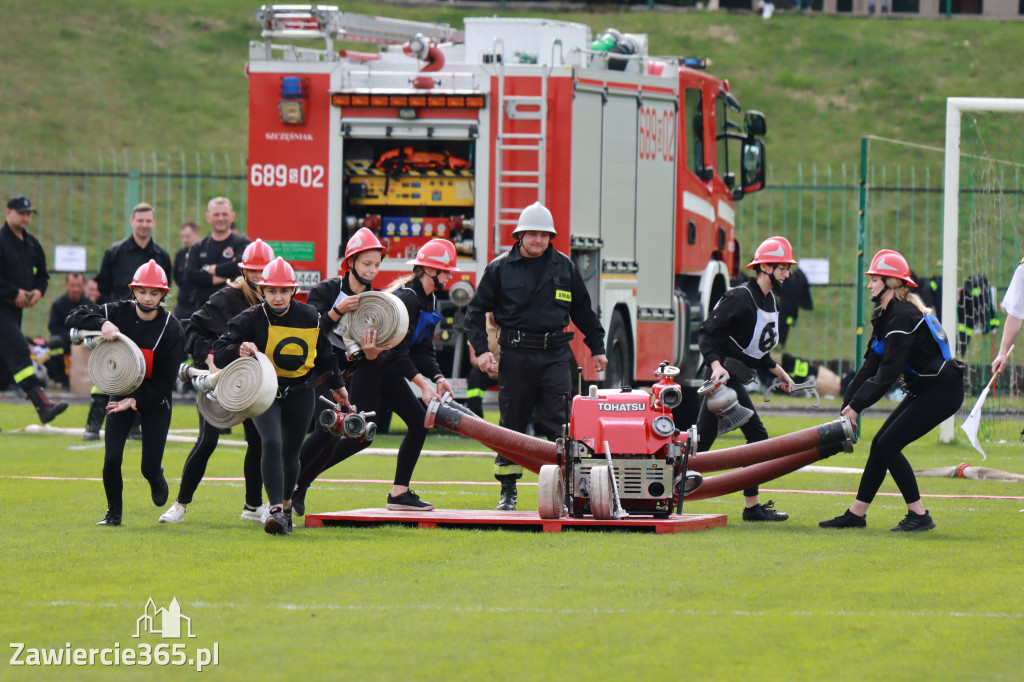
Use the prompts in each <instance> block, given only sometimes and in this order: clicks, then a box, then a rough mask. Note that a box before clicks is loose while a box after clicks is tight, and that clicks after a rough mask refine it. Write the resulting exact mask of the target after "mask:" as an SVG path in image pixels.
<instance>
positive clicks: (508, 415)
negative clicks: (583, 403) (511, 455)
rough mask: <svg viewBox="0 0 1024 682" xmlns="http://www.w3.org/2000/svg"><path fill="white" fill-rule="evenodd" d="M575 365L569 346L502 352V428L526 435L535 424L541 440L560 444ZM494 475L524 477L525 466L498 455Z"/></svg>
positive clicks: (499, 395)
mask: <svg viewBox="0 0 1024 682" xmlns="http://www.w3.org/2000/svg"><path fill="white" fill-rule="evenodd" d="M573 365H574V360H573V358H572V351H570V350H569V346H562V347H561V348H554V349H551V350H528V349H521V348H502V350H501V361H500V362H499V363H498V408H499V410H500V412H501V416H500V422H499V423H500V424H501V426H503V427H505V428H506V429H511V430H512V431H516V432H518V433H526V427H527V425H529V424H530V422H533V426H534V431H535V433H536V434H537V435H538V436H544V437H545V438H547V439H548V440H552V441H553V440H556V439H558V438H559V437H560V436H561V435H562V425H563V424H565V422H566V421H567V420H568V418H569V414H568V408H567V404H566V395H567V394H569V393H571V392H572V373H571V371H570V368H571V367H572V366H573ZM494 475H495V476H496V477H503V476H508V475H515V476H516V478H520V477H522V475H523V469H522V467H521V466H519V465H517V464H515V463H514V462H512V461H511V460H509V459H506V458H505V457H502V456H501V455H498V456H497V457H495V458H494Z"/></svg>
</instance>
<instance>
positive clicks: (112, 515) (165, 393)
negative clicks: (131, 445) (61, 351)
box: [67, 260, 185, 526]
mask: <svg viewBox="0 0 1024 682" xmlns="http://www.w3.org/2000/svg"><path fill="white" fill-rule="evenodd" d="M129 286H130V287H131V291H132V293H133V295H134V299H133V300H131V301H117V302H115V303H107V304H104V305H103V306H102V307H100V306H96V305H83V306H79V307H78V308H75V309H74V310H73V311H71V314H70V315H69V316H68V319H67V325H68V327H76V328H78V329H88V330H94V331H100V332H102V333H103V338H104V339H105V340H107V341H113V340H114V339H116V338H117V333H118V332H121V333H122V334H124V335H125V336H127V337H128V338H130V339H131V340H132V341H134V342H135V343H136V344H137V345H138V347H139V349H140V350H141V351H142V355H143V357H144V358H145V361H146V374H145V378H144V379H143V380H142V384H141V385H140V386H139V387H138V388H137V389H136V390H135V391H134V392H133V393H132V394H131V395H121V396H111V397H110V402H109V403H108V404H107V435H106V439H105V441H106V444H105V445H106V450H105V454H104V458H103V488H104V490H105V491H106V494H107V513H106V514H105V515H104V517H103V519H102V520H101V521H100V522H99V523H97V524H96V525H98V526H120V525H121V509H122V489H123V487H124V484H123V481H122V479H121V462H122V461H123V460H124V444H125V441H126V440H127V439H128V430H129V429H130V428H131V426H132V422H133V421H134V419H135V414H136V413H138V414H139V415H140V416H141V418H142V475H143V476H144V477H145V478H146V480H147V481H149V488H150V494H151V495H152V498H153V504H155V505H156V506H158V507H162V506H163V505H164V504H165V503H166V502H167V480H166V479H165V478H164V469H163V467H162V466H161V462H162V461H163V458H164V445H165V444H166V443H167V431H168V429H169V428H170V426H171V392H172V391H173V390H174V384H175V381H176V380H177V377H178V367H179V366H180V365H181V361H182V360H184V359H185V349H184V347H183V345H182V332H181V323H180V322H178V318H176V317H174V316H173V315H171V314H170V313H169V312H168V311H166V310H164V308H163V301H164V298H165V297H166V296H167V292H168V291H170V287H169V286H168V284H167V273H166V272H165V271H164V269H163V268H161V267H160V266H159V265H157V263H156V261H154V260H151V261H149V262H148V263H146V264H145V265H143V266H141V267H140V268H139V269H138V270H137V271H136V272H135V276H134V277H132V280H131V282H130V285H129Z"/></svg>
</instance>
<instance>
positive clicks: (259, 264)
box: [160, 239, 274, 523]
mask: <svg viewBox="0 0 1024 682" xmlns="http://www.w3.org/2000/svg"><path fill="white" fill-rule="evenodd" d="M273 260H274V250H273V249H271V248H270V246H269V245H268V244H265V243H264V242H263V240H262V239H257V240H256V241H254V242H252V243H251V244H249V246H247V247H246V248H245V251H243V252H242V262H241V263H239V268H240V269H241V271H242V275H243V276H242V277H238V278H236V279H234V280H232V281H231V282H228V285H227V286H226V287H224V288H223V289H221V290H220V291H218V292H217V293H215V294H214V295H213V296H211V297H210V300H209V301H207V302H206V303H205V304H203V306H202V307H201V308H200V309H199V310H197V311H196V312H195V313H193V314H192V317H191V318H189V320H188V321H187V322H186V323H185V325H184V327H185V351H186V352H187V353H188V354H189V355H191V356H192V366H193V367H195V368H196V369H210V370H213V371H217V367H216V365H214V366H212V367H211V366H210V364H211V362H212V360H213V358H212V357H211V353H212V352H213V350H212V349H213V342H214V341H216V340H217V337H219V336H220V335H221V334H222V333H223V332H224V329H225V328H227V325H228V322H229V321H230V320H231V318H233V317H234V316H235V315H238V314H239V313H241V312H243V311H244V310H246V309H247V308H250V307H252V306H254V305H259V304H261V303H262V302H263V296H262V295H261V294H260V289H259V287H258V286H256V283H257V282H259V279H260V273H262V272H263V268H265V267H267V266H268V265H269V264H270V262H271V261H273ZM242 429H243V430H244V431H245V442H246V446H247V447H246V450H245V464H244V465H243V471H244V474H245V504H244V505H243V506H242V516H241V519H242V521H256V522H261V521H262V520H263V519H262V512H263V511H264V510H265V507H263V474H262V473H261V471H260V466H261V461H262V459H263V446H262V442H261V440H260V434H259V431H257V430H256V425H255V424H253V421H252V420H251V419H246V420H245V421H244V422H242ZM220 433H221V430H220V429H218V428H216V427H214V426H210V424H209V423H208V422H207V421H206V420H205V419H204V418H203V413H202V412H199V438H198V439H197V440H196V444H195V445H194V446H192V451H191V452H189V453H188V457H186V458H185V467H184V469H182V472H181V485H180V486H179V488H178V496H177V497H176V498H175V501H174V504H172V505H171V507H170V509H168V510H167V511H166V512H164V513H163V514H162V515H161V516H160V523H181V522H182V521H184V520H185V509H186V507H187V506H188V505H189V503H191V502H192V496H193V495H194V494H195V492H196V488H198V487H199V483H200V482H201V481H202V480H203V475H204V474H205V473H206V465H207V463H208V462H209V461H210V457H211V456H212V455H213V451H214V450H215V449H216V448H217V443H218V442H219V441H220Z"/></svg>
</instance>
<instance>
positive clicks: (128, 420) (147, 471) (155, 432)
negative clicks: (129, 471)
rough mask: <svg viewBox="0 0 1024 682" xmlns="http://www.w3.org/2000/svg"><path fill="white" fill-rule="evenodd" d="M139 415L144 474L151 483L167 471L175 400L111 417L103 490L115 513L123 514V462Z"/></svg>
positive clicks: (104, 458)
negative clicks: (166, 449) (166, 454)
mask: <svg viewBox="0 0 1024 682" xmlns="http://www.w3.org/2000/svg"><path fill="white" fill-rule="evenodd" d="M135 415H139V416H140V417H141V418H142V475H143V476H145V478H146V480H147V481H152V480H153V479H155V478H157V477H158V476H160V475H161V473H162V472H163V467H162V466H160V463H161V462H162V461H163V459H164V445H165V444H166V443H167V429H169V428H170V426H171V398H170V397H169V396H168V397H167V398H164V399H163V400H162V401H160V402H159V403H158V404H156V405H150V406H148V407H143V408H139V410H138V412H136V411H135V410H125V411H124V412H110V413H108V414H107V432H106V436H105V437H104V440H105V446H104V447H105V451H104V456H103V489H104V490H105V491H106V493H107V509H108V510H110V511H112V512H114V513H115V514H120V513H121V509H122V501H121V494H122V490H123V489H124V482H123V480H122V478H121V463H122V461H123V460H124V444H125V441H126V440H128V430H129V429H131V427H132V422H134V421H135Z"/></svg>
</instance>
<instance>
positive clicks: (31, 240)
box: [0, 194, 68, 424]
mask: <svg viewBox="0 0 1024 682" xmlns="http://www.w3.org/2000/svg"><path fill="white" fill-rule="evenodd" d="M35 213H37V211H36V210H35V209H34V208H32V202H30V201H29V200H28V197H26V196H23V195H20V194H19V195H18V196H14V197H11V199H10V200H9V201H8V202H7V210H6V220H5V222H4V224H3V226H2V227H0V352H2V354H3V362H4V364H5V365H6V366H7V370H8V371H9V372H10V374H11V376H12V377H13V378H14V381H15V383H17V384H18V386H20V387H21V389H22V390H23V391H25V395H26V396H28V399H29V400H31V401H32V405H33V406H34V407H35V408H36V412H37V413H38V414H39V421H41V422H43V423H44V424H46V423H47V422H50V421H53V419H54V418H55V417H56V416H57V415H59V414H60V413H61V412H63V411H64V410H66V409H68V404H67V403H54V402H51V401H50V399H49V398H47V397H46V393H44V392H43V382H42V381H40V380H39V377H37V376H36V373H35V369H34V367H33V366H32V357H31V355H30V354H29V349H28V344H27V343H25V335H24V334H23V333H22V331H21V322H22V311H23V310H24V309H25V308H32V307H34V306H35V305H36V304H37V303H39V301H40V300H41V299H42V298H43V294H45V293H46V286H47V284H48V283H49V279H50V275H49V273H48V272H47V270H46V254H45V253H44V252H43V247H42V245H40V243H39V240H38V239H36V238H35V237H34V236H32V235H31V234H29V232H28V226H29V223H31V222H32V215H33V214H35Z"/></svg>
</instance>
